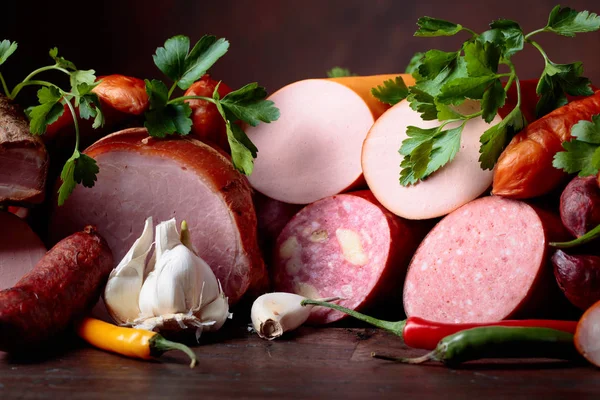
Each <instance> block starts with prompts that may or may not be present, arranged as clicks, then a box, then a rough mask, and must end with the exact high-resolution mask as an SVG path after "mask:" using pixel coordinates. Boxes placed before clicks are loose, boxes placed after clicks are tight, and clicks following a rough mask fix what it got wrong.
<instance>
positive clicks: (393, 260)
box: [272, 191, 422, 324]
mask: <svg viewBox="0 0 600 400" xmlns="http://www.w3.org/2000/svg"><path fill="white" fill-rule="evenodd" d="M414 225H415V223H413V222H409V221H406V220H403V219H401V218H399V217H396V216H395V215H393V214H392V213H390V212H389V211H387V210H386V209H385V208H383V206H381V204H379V203H378V202H377V200H376V199H375V197H374V196H373V195H372V194H371V192H370V191H361V192H354V193H348V194H341V195H337V196H332V197H326V198H324V199H322V200H319V201H317V202H315V203H312V204H310V205H308V206H306V207H305V208H303V209H302V210H301V211H300V212H299V213H298V214H296V216H295V217H294V218H292V220H291V221H290V222H289V223H288V224H287V225H286V226H285V228H284V229H283V231H282V232H281V234H280V235H279V237H278V238H277V243H276V248H275V254H274V258H275V261H274V265H273V271H272V273H273V283H274V287H275V291H283V292H292V293H297V294H300V295H303V296H306V297H309V298H324V297H340V298H342V299H343V300H341V302H340V304H341V305H343V306H345V307H349V308H352V309H365V308H369V307H371V306H373V305H375V304H377V303H379V304H384V303H385V305H387V306H389V307H394V304H398V303H399V293H400V287H401V286H402V280H403V278H404V275H405V273H406V267H407V265H408V262H409V260H410V257H411V255H412V254H413V251H414V249H415V248H416V246H417V244H418V241H419V239H420V238H421V237H422V236H421V235H420V234H418V233H417V231H418V230H417V229H415V227H414ZM343 316H344V314H342V313H339V312H337V311H333V310H329V309H323V308H315V309H314V310H313V311H312V313H311V316H310V318H309V322H310V323H314V324H324V323H329V322H333V321H337V320H339V319H340V318H342V317H343Z"/></svg>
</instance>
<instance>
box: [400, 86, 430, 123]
mask: <svg viewBox="0 0 600 400" xmlns="http://www.w3.org/2000/svg"><path fill="white" fill-rule="evenodd" d="M407 99H408V102H409V103H410V108H412V109H413V110H415V111H417V112H418V113H420V114H421V119H423V120H424V121H431V120H434V119H436V118H437V117H438V110H437V107H436V103H435V100H434V98H433V96H432V95H430V94H429V93H427V92H425V91H423V90H420V89H419V88H418V87H416V86H411V87H410V88H409V89H408V97H407Z"/></svg>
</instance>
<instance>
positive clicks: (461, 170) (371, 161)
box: [362, 100, 501, 219]
mask: <svg viewBox="0 0 600 400" xmlns="http://www.w3.org/2000/svg"><path fill="white" fill-rule="evenodd" d="M479 108H480V107H479V103H478V102H475V101H470V100H467V101H465V102H464V103H463V104H462V105H460V106H459V107H458V108H457V109H458V111H459V112H461V113H463V114H472V113H475V112H477V111H479ZM500 120H501V119H500V117H498V116H497V117H496V118H494V120H493V121H492V123H491V124H490V125H488V124H486V123H485V122H484V121H483V120H482V119H479V118H478V119H474V120H471V121H469V122H467V124H466V126H465V128H464V129H463V132H462V138H461V146H460V150H459V151H458V153H457V154H456V157H455V158H454V160H453V161H451V162H450V163H448V164H447V165H445V166H444V167H442V168H441V169H440V170H438V171H437V172H435V173H434V174H432V175H431V176H429V177H428V178H427V179H425V180H424V181H421V182H419V183H417V184H416V185H411V186H408V187H406V186H401V185H400V183H399V178H400V171H401V170H400V163H401V162H402V155H400V154H399V153H398V149H400V146H402V141H403V140H404V139H406V138H407V135H406V128H407V127H408V126H410V125H412V126H417V127H419V128H423V129H428V128H433V127H436V126H439V124H440V122H439V121H423V120H422V119H421V116H420V114H419V113H417V112H416V111H414V110H412V109H411V108H410V105H409V103H408V102H407V101H402V102H400V103H398V104H396V105H395V106H394V107H392V108H391V109H389V110H388V111H386V113H385V114H383V115H382V116H381V117H380V118H379V119H378V120H377V122H376V123H375V124H374V125H373V127H372V128H371V130H370V131H369V135H368V136H367V138H366V140H365V142H364V145H363V150H362V168H363V172H364V176H365V180H366V181H367V184H368V185H369V189H371V190H372V191H373V194H374V195H375V197H377V200H379V201H380V202H381V204H383V205H384V207H386V208H387V209H388V210H390V211H391V212H393V213H394V214H396V215H399V216H401V217H404V218H407V219H429V218H436V217H441V216H443V215H446V214H448V213H450V212H452V211H453V210H455V209H457V208H458V207H460V206H462V205H464V204H466V203H468V202H469V201H471V200H473V199H475V198H477V197H479V196H480V195H481V194H482V193H483V192H485V191H486V190H487V189H488V188H489V187H490V186H491V184H492V171H487V170H485V171H484V170H482V169H481V166H480V165H479V147H480V145H481V143H480V142H479V137H480V136H481V135H482V134H483V132H484V131H485V130H486V129H488V128H489V127H490V126H491V125H492V124H497V123H498V122H500ZM455 126H457V124H449V125H448V128H454V127H455Z"/></svg>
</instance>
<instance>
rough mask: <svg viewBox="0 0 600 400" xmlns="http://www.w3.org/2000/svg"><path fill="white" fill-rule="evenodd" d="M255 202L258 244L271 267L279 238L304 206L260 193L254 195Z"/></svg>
mask: <svg viewBox="0 0 600 400" xmlns="http://www.w3.org/2000/svg"><path fill="white" fill-rule="evenodd" d="M253 200H254V208H255V209H256V219H257V222H258V243H259V245H260V248H261V250H262V252H263V258H264V259H265V262H266V263H267V265H270V264H271V259H272V257H271V255H272V253H273V247H274V246H275V241H276V240H277V237H278V236H279V234H280V233H281V231H282V230H283V228H285V225H286V224H287V223H288V222H289V221H290V220H291V219H292V218H293V217H294V215H296V213H298V211H300V210H301V209H302V207H304V205H302V204H288V203H284V202H282V201H279V200H275V199H272V198H270V197H267V196H265V195H263V194H261V193H259V192H255V193H254V196H253Z"/></svg>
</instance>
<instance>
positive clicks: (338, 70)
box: [327, 67, 356, 78]
mask: <svg viewBox="0 0 600 400" xmlns="http://www.w3.org/2000/svg"><path fill="white" fill-rule="evenodd" d="M345 76H356V74H353V73H352V72H350V70H349V69H347V68H342V67H333V68H331V69H330V70H329V71H327V77H328V78H343V77H345Z"/></svg>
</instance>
